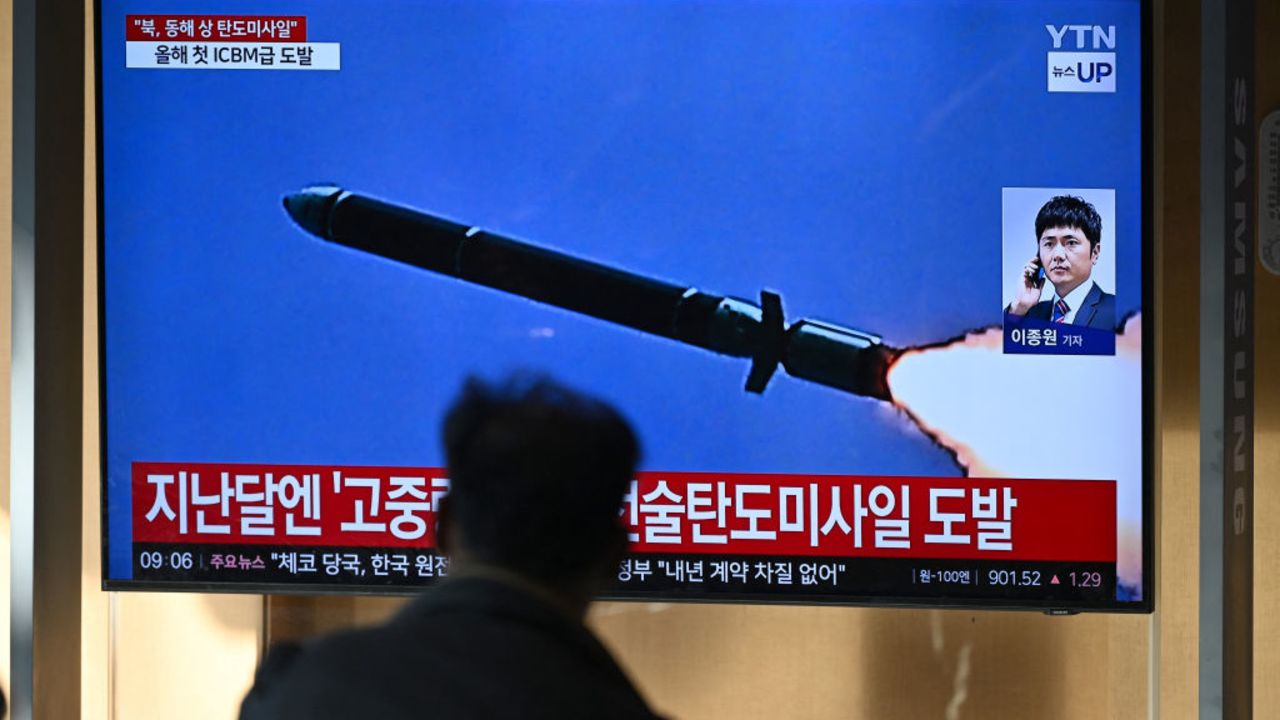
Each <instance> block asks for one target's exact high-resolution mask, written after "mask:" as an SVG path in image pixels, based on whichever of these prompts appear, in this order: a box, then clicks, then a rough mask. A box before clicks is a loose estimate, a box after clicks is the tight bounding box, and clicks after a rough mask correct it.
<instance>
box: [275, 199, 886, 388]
mask: <svg viewBox="0 0 1280 720" xmlns="http://www.w3.org/2000/svg"><path fill="white" fill-rule="evenodd" d="M284 206H285V209H286V210H287V211H288V213H289V215H290V216H291V217H292V218H293V220H294V221H295V222H296V223H297V224H298V225H300V226H301V227H302V228H303V229H304V230H306V231H308V232H310V233H311V234H313V235H316V236H318V237H320V238H322V239H324V240H329V241H332V242H336V243H339V244H341V245H346V246H347V247H351V248H355V249H357V250H362V251H364V252H368V253H373V254H375V255H380V256H382V257H385V258H388V259H391V260H395V261H398V262H402V263H406V264H408V265H412V266H414V267H418V268H421V269H423V270H430V271H431V272H434V273H439V274H441V275H447V276H449V277H454V278H458V279H460V280H466V281H467V282H471V283H475V284H478V285H484V286H486V287H491V288H494V289H496V290H502V291H504V292H508V293H512V294H515V295H520V296H522V297H526V298H529V299H531V300H536V301H538V302H541V303H546V304H548V305H554V306H556V307H559V308H564V309H565V310H571V311H573V312H576V313H581V314H583V315H589V316H591V317H595V318H599V319H601V320H605V321H607V322H611V323H615V324H618V325H623V326H626V327H629V328H633V329H635V330H639V331H641V332H645V333H649V334H651V335H657V336H660V337H664V338H669V339H671V340H675V341H677V342H681V343H685V344H688V345H693V346H696V347H700V348H703V349H705V350H710V351H712V352H716V353H720V354H723V355H730V356H733V357H742V358H750V359H751V370H750V373H749V374H748V376H747V384H746V387H747V390H749V391H751V392H756V393H759V392H763V391H764V388H765V386H766V385H767V384H768V382H769V379H770V378H771V377H772V376H773V373H774V370H775V369H776V368H777V366H778V365H779V364H781V365H782V366H783V367H784V368H785V369H786V372H787V374H789V375H792V376H793V377H798V378H802V379H805V380H810V381H813V382H817V383H820V384H823V385H827V386H830V387H833V388H837V389H840V390H844V391H846V392H851V393H854V394H857V395H865V396H868V397H874V398H879V399H882V400H888V399H890V395H889V388H888V385H887V383H886V375H887V373H888V369H889V366H890V365H891V364H892V362H893V360H894V359H895V358H896V357H897V355H898V351H896V350H893V349H890V348H887V347H885V346H884V345H882V344H881V343H880V338H879V337H877V336H875V335H871V334H869V333H865V332H861V331H859V330H853V329H850V328H845V327H841V326H838V325H833V324H829V323H824V322H820V321H815V320H800V321H798V322H795V323H793V324H792V325H791V326H790V327H787V326H786V325H785V323H784V320H783V315H782V300H781V298H780V297H779V296H778V295H777V294H775V293H771V292H768V291H764V292H761V294H760V303H759V304H756V303H752V302H750V301H747V300H742V299H739V298H733V297H725V296H721V295H713V294H710V293H706V292H702V291H701V290H698V289H696V288H693V287H688V286H681V285H674V284H671V283H666V282H662V281H660V280H655V279H652V278H648V277H644V276H642V275H637V274H634V273H630V272H626V271H624V270H619V269H617V268H612V267H609V266H606V265H601V264H598V263H594V262H591V261H588V260H583V259H582V258H577V257H574V256H572V255H566V254H564V253H559V252H555V251H553V250H548V249H546V248H542V247H538V246H537V245H532V244H530V243H525V242H521V241H519V240H514V239H511V238H507V237H503V236H501V235H497V234H494V233H490V232H487V231H485V230H482V229H480V228H477V227H471V226H468V225H460V224H458V223H455V222H451V221H449V220H445V219H443V218H439V217H436V216H433V215H429V214H426V213H423V212H419V211H416V210H412V209H410V208H406V207H403V206H399V205H392V204H390V203H386V202H382V201H381V200H376V199H373V198H370V197H366V196H363V195H357V194H354V193H351V192H349V191H346V190H343V189H341V188H337V187H333V186H316V187H309V188H306V189H304V190H302V191H301V192H298V193H293V194H290V195H287V196H286V197H285V198H284Z"/></svg>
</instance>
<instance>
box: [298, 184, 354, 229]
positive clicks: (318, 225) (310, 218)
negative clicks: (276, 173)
mask: <svg viewBox="0 0 1280 720" xmlns="http://www.w3.org/2000/svg"><path fill="white" fill-rule="evenodd" d="M342 192H343V191H342V188H340V187H337V186H335V185H312V186H311V187H308V188H303V189H302V190H300V191H299V192H296V193H289V194H288V195H285V196H284V209H285V212H287V213H289V217H291V218H293V221H294V222H295V223H297V224H298V225H299V226H301V227H302V229H303V230H306V231H307V232H309V233H311V234H312V235H315V236H317V237H321V238H324V239H326V240H328V239H330V238H329V211H330V210H332V209H333V206H334V203H336V202H337V199H338V196H339V195H341V194H342Z"/></svg>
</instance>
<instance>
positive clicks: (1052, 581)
mask: <svg viewBox="0 0 1280 720" xmlns="http://www.w3.org/2000/svg"><path fill="white" fill-rule="evenodd" d="M1049 584H1050V585H1060V584H1061V583H1059V582H1058V576H1057V575H1054V576H1053V579H1052V580H1050V581H1049Z"/></svg>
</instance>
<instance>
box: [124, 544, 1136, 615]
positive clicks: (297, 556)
mask: <svg viewBox="0 0 1280 720" xmlns="http://www.w3.org/2000/svg"><path fill="white" fill-rule="evenodd" d="M448 574H449V563H448V559H447V558H446V557H444V556H442V555H439V554H437V553H436V552H434V551H432V550H430V549H421V550H412V549H406V548H402V547H389V548H373V547H312V548H300V547H298V546H296V545H253V546H244V545H225V544H224V545H218V544H190V543H134V545H133V577H132V580H134V581H139V582H144V583H145V582H163V583H184V582H188V583H200V584H225V585H228V586H235V585H277V586H280V587H282V588H288V587H289V586H308V587H312V588H314V587H316V586H327V587H332V588H334V589H348V590H354V589H367V590H395V589H404V588H418V587H425V586H428V585H431V584H432V583H434V582H436V581H438V580H441V579H443V578H446V577H448ZM604 593H605V594H606V595H614V596H636V597H643V596H644V595H647V594H661V595H663V596H665V597H672V596H676V597H678V596H680V595H682V594H686V595H689V596H698V597H706V596H708V595H712V596H714V595H717V594H724V595H725V597H726V599H732V598H733V597H735V596H740V595H755V596H777V597H778V598H779V599H781V598H784V597H805V596H825V597H831V596H840V597H847V598H849V599H850V600H859V599H869V598H878V597H895V598H908V599H909V598H921V599H978V600H981V599H1003V600H1062V601H1064V602H1070V603H1077V602H1110V601H1112V600H1115V599H1116V596H1117V593H1116V575H1115V565H1114V564H1112V563H1099V562H1031V561H964V560H954V559H936V560H930V559H918V558H862V557H860V558H831V557H823V558H815V557H796V556H759V555H714V554H698V555H684V554H663V553H643V554H633V555H631V556H629V557H627V558H626V559H625V560H623V561H622V563H620V564H619V567H618V573H617V576H616V578H615V581H614V583H613V584H612V585H611V586H609V587H608V588H606V589H605V591H604Z"/></svg>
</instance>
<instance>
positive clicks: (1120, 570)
mask: <svg viewBox="0 0 1280 720" xmlns="http://www.w3.org/2000/svg"><path fill="white" fill-rule="evenodd" d="M1141 351H1142V316H1141V315H1135V316H1133V317H1131V318H1129V319H1128V320H1127V321H1126V322H1125V324H1124V327H1123V330H1122V332H1121V333H1120V334H1118V335H1117V336H1116V354H1115V356H1114V357H1110V356H1081V355H1055V356H1053V357H1051V358H1050V357H1045V356H1043V355H1006V354H1004V352H1003V341H1002V335H1001V330H1000V328H988V329H986V330H981V331H975V332H971V333H969V334H968V335H966V336H964V337H962V338H959V339H957V340H954V341H951V342H948V343H944V344H941V345H937V346H931V347H922V348H915V349H912V350H908V351H906V352H904V353H903V354H902V356H901V357H900V358H899V359H898V361H897V362H896V363H895V364H894V365H893V367H892V368H891V369H890V371H889V388H890V390H891V391H892V393H893V398H894V403H895V404H896V405H898V407H900V408H902V409H903V410H904V411H906V413H907V414H908V415H909V416H910V417H911V419H912V420H914V421H915V422H916V424H918V425H919V426H920V428H921V429H922V430H924V431H925V433H927V434H928V435H929V436H930V437H931V438H933V440H934V441H935V442H937V443H938V444H939V445H940V446H942V447H943V448H946V449H947V450H948V451H949V452H951V453H952V454H953V455H954V456H955V459H956V462H957V463H958V464H959V465H960V467H961V468H962V469H963V470H964V471H965V474H966V475H969V476H971V477H1017V478H1072V479H1079V480H1115V481H1116V483H1117V487H1116V503H1117V521H1118V530H1119V534H1120V537H1119V538H1118V542H1119V546H1118V548H1117V552H1118V553H1119V554H1118V556H1117V558H1118V561H1117V568H1116V569H1117V574H1118V576H1119V578H1120V579H1121V581H1122V582H1124V583H1126V584H1129V585H1132V586H1134V587H1140V585H1141V582H1142V580H1141V578H1142V572H1141V567H1142V565H1141V559H1142V532H1141V527H1142V353H1141ZM1117 473H1119V474H1118V476H1117Z"/></svg>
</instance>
